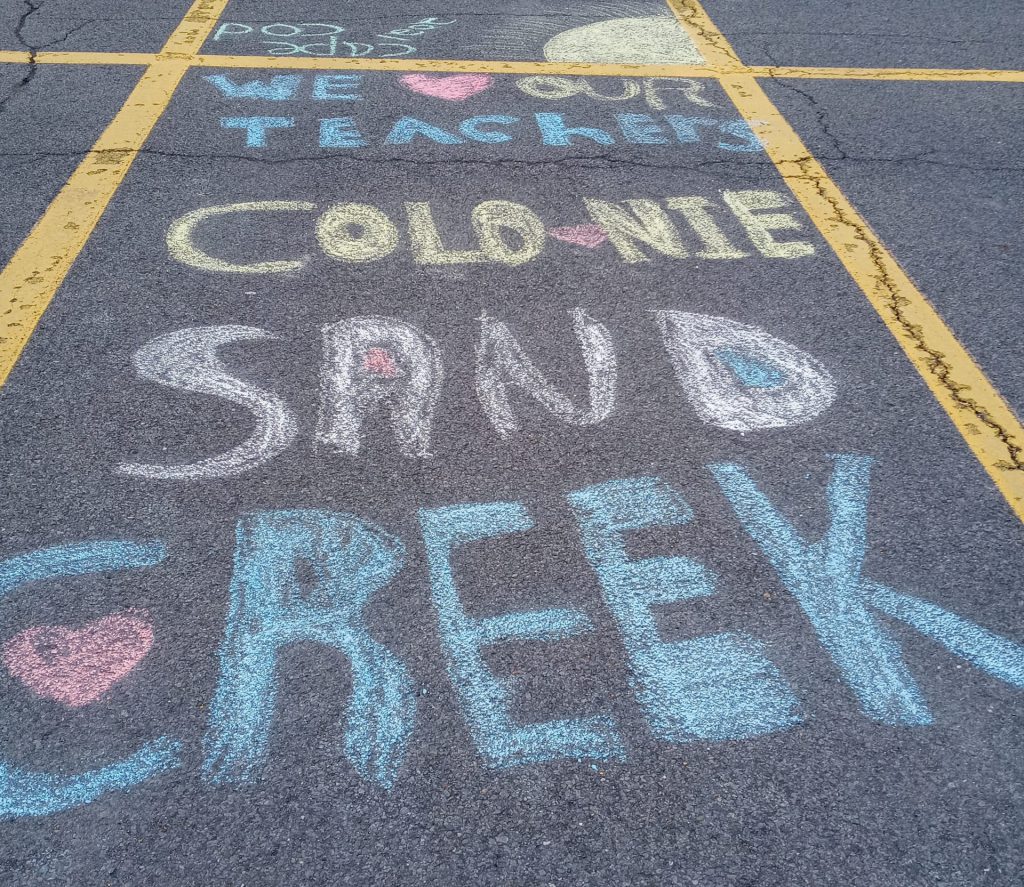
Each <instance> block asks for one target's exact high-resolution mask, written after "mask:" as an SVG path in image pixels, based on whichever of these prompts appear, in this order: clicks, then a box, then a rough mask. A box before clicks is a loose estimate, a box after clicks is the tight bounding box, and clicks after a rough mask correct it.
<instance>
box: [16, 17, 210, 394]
mask: <svg viewBox="0 0 1024 887" xmlns="http://www.w3.org/2000/svg"><path fill="white" fill-rule="evenodd" d="M226 5H227V0H196V2H195V4H194V5H193V6H192V8H191V9H190V10H189V13H188V15H187V16H186V17H185V20H184V21H183V22H182V23H181V24H180V25H179V26H178V28H177V29H176V30H175V31H174V33H173V34H172V35H171V37H170V38H169V39H168V41H167V44H166V46H165V47H164V50H165V52H169V53H181V54H182V55H184V57H183V58H178V57H172V56H167V57H163V58H160V59H157V60H155V61H154V62H153V64H152V65H150V66H149V67H148V68H146V71H145V73H144V74H143V75H142V77H141V78H140V79H139V82H138V83H137V84H136V86H135V88H134V89H133V90H132V92H131V94H130V95H129V96H128V99H127V101H125V103H124V105H123V106H122V107H121V110H120V111H118V112H117V115H116V116H115V117H114V119H113V120H112V121H111V122H110V125H109V126H108V127H107V128H106V130H104V132H103V134H102V135H101V136H100V137H99V139H97V140H96V144H95V145H93V147H92V150H91V151H90V152H89V154H88V155H87V156H86V158H85V159H84V160H83V161H82V162H81V163H80V164H79V166H78V168H77V169H76V170H75V171H74V172H73V173H72V174H71V178H70V179H68V181H67V183H66V184H65V185H64V187H63V188H61V190H60V193H58V194H57V196H56V197H55V198H54V199H53V201H52V202H51V203H50V205H49V206H48V207H47V209H46V212H45V213H43V215H42V217H41V218H40V219H39V221H38V222H36V224H35V227H33V229H32V230H31V231H30V232H29V235H28V237H26V238H25V240H24V242H23V243H22V244H21V246H20V247H19V248H18V251H17V252H16V253H15V254H14V256H13V258H12V259H11V261H10V262H9V263H8V264H7V267H6V268H4V269H3V271H2V272H0V385H3V384H4V383H5V382H6V381H7V378H8V376H10V373H11V370H12V369H13V368H14V364H15V363H16V362H17V360H18V357H19V356H20V355H21V352H22V350H23V349H24V348H25V345H26V344H27V343H28V340H29V338H30V337H31V335H32V332H33V331H34V330H35V328H36V324H38V323H39V319H40V318H41V317H42V316H43V312H44V311H46V309H47V307H48V306H49V304H50V302H51V301H52V300H53V297H54V295H55V294H56V292H57V289H58V288H59V287H60V285H61V283H62V282H63V280H64V277H65V276H66V275H67V273H68V271H69V270H70V269H71V265H72V264H73V263H74V261H75V259H76V258H77V257H78V254H79V253H80V252H81V250H82V247H84V246H85V242H86V240H88V239H89V235H90V234H91V233H92V231H93V228H95V227H96V223H97V222H98V221H99V219H100V216H102V215H103V213H104V211H105V210H106V208H107V205H108V204H109V203H110V200H111V198H112V197H113V196H114V193H115V192H116V191H117V188H118V186H119V185H120V184H121V181H122V180H123V179H124V177H125V174H126V173H127V172H128V169H129V168H130V167H131V165H132V161H133V160H134V159H135V157H136V154H137V153H138V150H139V148H141V147H142V145H143V143H144V142H145V141H146V138H147V137H148V136H149V133H150V131H151V130H152V128H153V126H154V124H155V123H156V121H157V120H158V119H159V118H160V115H161V114H163V112H164V109H165V108H166V107H167V105H168V103H169V102H170V100H171V96H172V95H173V94H174V90H175V88H176V87H177V86H178V83H179V82H180V81H181V78H182V77H184V75H185V72H186V71H187V70H188V69H189V65H190V61H191V59H190V57H189V56H188V51H189V50H190V49H191V48H193V47H194V48H196V49H198V47H199V46H201V45H202V42H203V40H205V39H206V35H207V34H209V32H210V31H211V30H212V29H213V26H214V24H216V21H217V18H218V17H219V16H220V15H221V13H222V12H223V10H224V7H225V6H226Z"/></svg>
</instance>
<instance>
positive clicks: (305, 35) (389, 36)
mask: <svg viewBox="0 0 1024 887" xmlns="http://www.w3.org/2000/svg"><path fill="white" fill-rule="evenodd" d="M454 24H455V20H454V19H453V20H452V21H448V22H445V21H439V20H438V19H437V18H424V19H420V20H419V21H416V22H411V23H409V24H407V25H405V26H403V27H401V28H393V29H392V30H390V31H388V32H387V33H386V34H374V35H373V36H374V38H375V40H376V42H374V43H353V42H351V41H348V40H341V39H340V38H339V37H338V35H339V34H342V33H344V32H345V30H346V29H345V27H344V26H342V25H334V24H328V23H326V22H296V23H289V22H275V23H274V24H271V25H263V26H262V27H260V26H259V25H257V24H252V25H248V24H245V23H244V22H224V23H223V24H222V25H220V26H219V27H218V28H217V30H216V31H215V32H214V35H213V42H214V43H217V42H219V41H221V40H237V39H239V38H246V39H247V40H249V39H256V41H257V43H259V45H260V46H267V47H272V48H271V49H269V51H268V55H313V56H342V57H346V58H357V57H361V56H369V55H376V56H378V57H379V58H396V57H398V56H403V55H411V54H412V53H414V52H416V47H415V46H414V45H413V43H412V42H411V39H412V38H413V37H420V36H422V35H423V34H426V33H427V32H429V31H434V30H436V29H437V28H442V27H444V26H446V25H454ZM253 35H255V37H254V36H253ZM262 37H274V38H280V37H289V38H293V40H294V38H302V39H303V40H305V39H310V38H317V37H323V38H326V41H325V42H320V43H317V42H312V43H299V42H293V40H280V39H274V40H261V39H258V38H262ZM384 50H386V51H384Z"/></svg>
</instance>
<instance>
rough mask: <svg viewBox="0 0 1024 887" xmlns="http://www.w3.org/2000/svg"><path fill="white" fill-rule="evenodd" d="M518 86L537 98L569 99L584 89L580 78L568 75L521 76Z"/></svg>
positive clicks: (517, 82)
mask: <svg viewBox="0 0 1024 887" xmlns="http://www.w3.org/2000/svg"><path fill="white" fill-rule="evenodd" d="M516 86H518V87H519V89H520V90H521V91H522V92H525V93H526V94H527V95H532V96H533V97H534V98H535V99H567V98H569V97H570V96H574V95H576V94H577V93H578V92H580V91H581V90H582V89H583V87H582V86H581V85H580V82H579V81H578V80H570V79H569V78H568V77H520V78H519V79H518V80H517V81H516Z"/></svg>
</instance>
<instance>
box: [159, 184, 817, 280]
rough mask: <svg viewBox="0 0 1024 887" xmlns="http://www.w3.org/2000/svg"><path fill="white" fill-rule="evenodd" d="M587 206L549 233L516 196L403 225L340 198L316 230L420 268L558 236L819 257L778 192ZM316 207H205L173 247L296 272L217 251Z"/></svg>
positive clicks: (683, 253) (724, 254)
mask: <svg viewBox="0 0 1024 887" xmlns="http://www.w3.org/2000/svg"><path fill="white" fill-rule="evenodd" d="M582 204H583V205H582V206H581V207H579V210H580V213H581V216H582V218H575V219H573V221H574V222H578V223H582V224H576V225H572V226H561V227H559V226H556V227H551V228H549V227H548V225H547V224H545V222H544V221H543V220H542V219H541V217H540V215H539V214H538V213H537V212H535V211H534V210H532V209H530V208H529V207H528V206H525V205H523V204H521V203H516V202H513V201H509V200H485V201H483V202H481V203H478V204H477V205H476V206H474V207H473V208H472V210H471V211H470V212H469V218H468V219H467V220H465V222H463V223H462V224H458V223H456V224H454V225H453V224H452V223H451V222H450V217H451V216H452V215H453V212H452V210H450V209H447V210H446V209H441V210H438V209H436V208H435V207H434V206H432V205H431V203H429V202H427V201H406V202H405V203H404V205H403V210H402V214H403V216H404V218H403V219H401V220H399V221H396V220H395V219H393V218H392V216H391V215H389V214H388V213H387V212H385V210H383V209H381V208H380V207H377V206H373V205H371V204H368V203H356V202H341V203H336V204H334V205H333V206H329V207H327V208H325V209H323V210H321V211H320V214H319V216H317V217H316V220H315V221H314V222H313V223H312V226H313V228H314V231H315V234H316V242H317V244H318V245H319V248H320V250H321V251H322V252H323V254H324V255H326V256H328V257H329V258H331V259H333V260H335V261H338V262H344V263H347V264H366V263H370V262H378V261H381V260H382V259H387V258H389V257H391V256H393V255H395V254H401V253H403V252H405V251H406V250H408V252H409V253H411V258H412V260H413V261H414V262H415V263H416V264H417V265H421V266H431V265H475V264H498V265H510V266H517V265H524V264H526V263H527V262H531V261H533V260H534V259H536V258H537V257H538V256H539V255H541V253H543V252H544V251H545V249H546V248H547V247H548V245H549V244H550V242H551V241H552V240H554V241H556V242H560V243H562V244H563V245H565V244H569V245H571V246H572V247H573V248H576V249H586V250H595V249H599V248H601V247H602V246H603V244H604V243H605V242H608V243H610V244H611V245H612V247H614V249H615V253H616V255H617V256H618V258H619V259H621V261H623V262H625V263H627V264H631V265H633V264H639V263H643V262H650V261H651V260H652V259H653V258H655V257H667V258H669V259H682V260H685V259H695V260H698V261H704V260H709V261H716V260H723V261H724V260H735V259H748V258H751V257H760V258H766V259H799V258H803V257H806V256H811V255H814V254H815V246H814V244H813V243H811V242H810V241H807V240H802V239H798V238H797V237H794V236H793V234H792V232H794V231H796V232H799V231H801V230H802V229H803V227H804V226H803V222H802V221H801V220H800V219H798V218H797V217H796V216H795V215H794V214H793V213H792V212H791V211H790V210H791V207H792V200H791V198H789V197H787V196H786V195H785V194H783V193H782V192H780V191H772V190H762V189H743V190H726V191H722V192H721V195H719V197H718V198H710V197H703V196H700V195H691V196H681V197H667V198H663V199H661V200H652V199H649V198H637V199H632V200H625V201H619V202H613V201H609V200H598V199H596V198H590V197H585V198H583V201H582ZM318 209H319V208H318V207H317V205H316V204H315V203H311V202H309V201H306V200H260V201H250V202H245V203H232V204H225V205H222V206H208V207H203V208H201V209H197V210H193V211H192V212H189V213H187V214H185V215H183V216H181V217H180V218H177V219H175V220H174V221H173V222H172V223H171V225H170V227H169V228H168V230H167V248H168V251H169V253H170V255H171V257H172V258H174V259H175V260H177V261H178V262H181V263H182V264H184V265H188V266H191V267H193V268H198V269H200V270H203V271H213V272H227V273H232V274H280V273H283V272H287V271H298V270H300V269H302V268H303V267H304V266H305V265H306V264H307V263H308V261H309V257H308V256H303V255H297V256H274V257H272V258H263V259H261V260H259V261H249V262H240V261H231V260H229V259H228V258H225V257H223V256H222V255H218V254H217V252H218V251H217V247H216V242H217V241H218V240H220V239H225V240H229V241H231V242H236V241H241V242H243V243H246V242H248V241H249V240H251V239H252V238H253V237H254V236H256V235H258V234H260V233H264V234H265V230H266V226H267V225H268V223H269V224H274V222H273V221H272V220H273V219H275V218H281V217H282V216H283V215H294V214H296V213H299V214H303V213H313V212H317V211H318ZM567 209H568V210H569V211H571V210H572V206H571V204H569V206H568V207H566V206H562V207H560V211H561V212H563V213H564V212H566V210H567ZM583 214H585V215H583ZM442 218H443V219H444V221H441V219H442ZM268 220H270V221H269V222H268ZM466 222H468V224H466ZM400 228H402V229H404V232H403V231H401V230H400ZM780 232H783V233H780ZM785 232H789V233H785ZM228 233H230V235H231V236H230V237H228V236H226V235H227V234H228ZM403 233H404V236H403ZM595 235H596V236H595Z"/></svg>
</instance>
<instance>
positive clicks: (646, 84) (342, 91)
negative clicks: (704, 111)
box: [204, 73, 719, 111]
mask: <svg viewBox="0 0 1024 887" xmlns="http://www.w3.org/2000/svg"><path fill="white" fill-rule="evenodd" d="M204 80H205V81H206V82H207V83H209V84H210V85H211V86H213V87H214V88H215V89H216V91H217V93H218V95H220V96H221V97H222V98H225V99H229V100H232V101H257V102H259V101H269V102H294V101H300V100H302V99H303V98H305V97H306V92H305V89H304V84H306V83H307V82H308V83H309V84H310V89H309V92H308V96H309V98H311V99H314V100H316V101H321V102H323V101H343V102H357V101H361V100H362V98H363V97H362V96H361V95H360V91H361V90H362V88H363V83H364V75H362V74H349V73H345V74H316V75H311V76H310V77H308V78H307V76H306V75H304V74H277V75H274V76H272V77H271V78H270V79H269V80H266V81H263V80H247V81H245V82H244V83H236V82H235V80H234V79H233V78H232V77H230V76H229V75H227V74H213V75H209V76H207V77H205V78H204ZM495 82H496V78H495V77H494V76H493V75H491V74H471V75H466V74H455V75H447V76H437V75H426V74H414V75H409V74H404V75H401V76H399V78H398V83H399V84H400V85H401V86H403V87H404V88H405V89H407V90H410V91H411V92H414V93H418V94H420V95H422V96H427V97H434V98H441V99H444V100H447V101H465V100H466V99H468V98H470V97H472V96H475V95H478V94H479V93H481V92H485V91H487V90H489V89H490V88H491V87H492V86H493V85H494V83H495ZM513 83H514V84H515V86H516V88H517V89H518V90H519V91H520V92H522V93H523V94H524V95H528V96H530V97H531V98H534V99H541V100H543V101H545V102H557V101H562V100H564V99H569V98H575V97H580V98H584V99H591V100H593V101H596V102H598V103H604V102H630V101H633V100H635V99H641V100H642V101H643V103H644V104H646V105H647V107H648V108H650V109H652V110H654V111H666V110H668V109H669V105H671V104H675V102H673V101H672V99H674V98H682V99H683V100H685V101H686V102H689V103H690V104H693V105H698V106H700V107H703V108H717V107H719V106H718V104H716V103H715V102H713V101H711V100H710V99H709V98H708V97H707V95H706V94H705V90H706V87H707V84H706V83H705V82H704V81H703V80H695V79H692V78H688V77H600V78H596V79H591V78H587V77H546V76H545V77H517V78H515V79H514V80H513ZM446 86H447V87H451V88H445V87H446Z"/></svg>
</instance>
